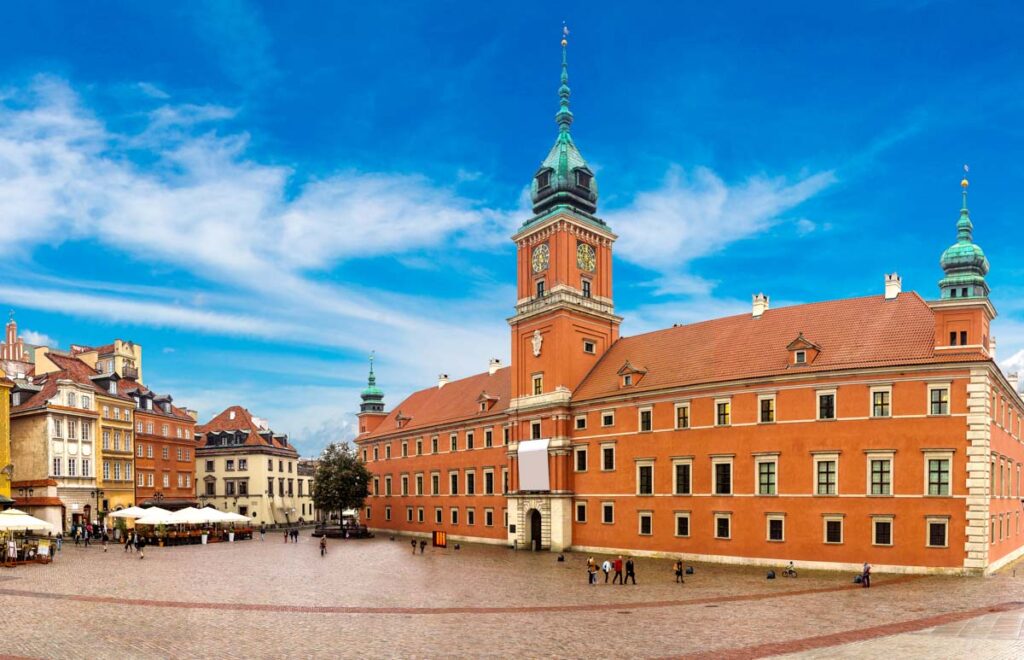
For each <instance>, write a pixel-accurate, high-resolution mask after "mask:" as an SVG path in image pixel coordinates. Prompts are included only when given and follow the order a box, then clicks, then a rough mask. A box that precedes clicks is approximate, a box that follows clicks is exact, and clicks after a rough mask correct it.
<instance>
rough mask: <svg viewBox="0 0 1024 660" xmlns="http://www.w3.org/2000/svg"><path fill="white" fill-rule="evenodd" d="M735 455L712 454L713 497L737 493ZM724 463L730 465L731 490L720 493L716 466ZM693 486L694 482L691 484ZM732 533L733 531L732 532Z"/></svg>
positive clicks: (691, 476)
mask: <svg viewBox="0 0 1024 660" xmlns="http://www.w3.org/2000/svg"><path fill="white" fill-rule="evenodd" d="M733 458H734V457H733V456H712V457H711V496H712V497H730V496H732V495H734V494H735V493H736V464H735V461H734V460H733ZM723 463H727V464H728V465H729V492H728V493H719V492H718V476H717V470H716V467H717V466H718V465H721V464H723ZM690 480H691V481H692V480H693V471H692V468H691V471H690ZM691 487H692V484H691ZM730 533H731V532H730Z"/></svg>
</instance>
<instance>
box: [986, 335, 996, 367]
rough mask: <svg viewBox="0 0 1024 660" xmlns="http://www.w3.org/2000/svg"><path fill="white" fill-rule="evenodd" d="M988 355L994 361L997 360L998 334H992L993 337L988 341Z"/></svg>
mask: <svg viewBox="0 0 1024 660" xmlns="http://www.w3.org/2000/svg"><path fill="white" fill-rule="evenodd" d="M988 356H989V357H990V358H992V361H993V362H995V360H996V336H995V335H992V339H990V340H989V342H988Z"/></svg>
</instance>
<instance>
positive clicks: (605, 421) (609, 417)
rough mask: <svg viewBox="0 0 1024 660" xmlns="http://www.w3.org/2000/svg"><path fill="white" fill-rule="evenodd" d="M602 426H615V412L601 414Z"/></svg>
mask: <svg viewBox="0 0 1024 660" xmlns="http://www.w3.org/2000/svg"><path fill="white" fill-rule="evenodd" d="M601 426H615V412H614V411H612V410H609V411H606V412H603V413H601Z"/></svg>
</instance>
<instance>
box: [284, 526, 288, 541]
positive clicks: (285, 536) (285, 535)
mask: <svg viewBox="0 0 1024 660" xmlns="http://www.w3.org/2000/svg"><path fill="white" fill-rule="evenodd" d="M284 542H285V543H287V542H288V530H287V529H286V530H284Z"/></svg>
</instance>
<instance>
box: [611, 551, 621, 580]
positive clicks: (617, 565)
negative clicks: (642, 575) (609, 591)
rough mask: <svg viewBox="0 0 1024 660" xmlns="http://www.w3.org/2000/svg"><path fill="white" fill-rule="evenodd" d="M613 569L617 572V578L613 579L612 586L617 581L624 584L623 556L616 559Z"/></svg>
mask: <svg viewBox="0 0 1024 660" xmlns="http://www.w3.org/2000/svg"><path fill="white" fill-rule="evenodd" d="M612 568H613V569H614V570H615V577H614V578H612V584H615V581H616V580H618V582H619V584H622V555H619V556H618V557H616V558H615V561H613V562H612Z"/></svg>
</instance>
